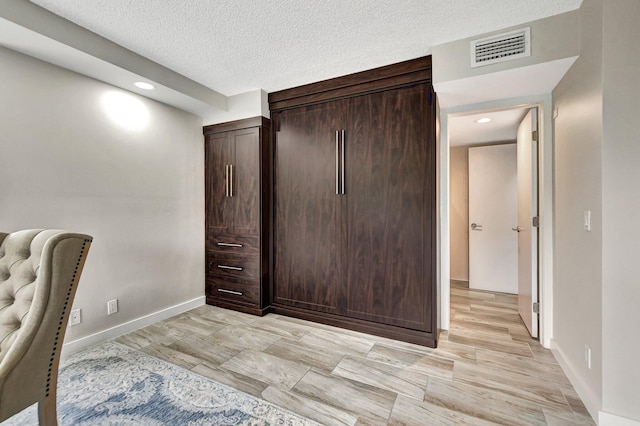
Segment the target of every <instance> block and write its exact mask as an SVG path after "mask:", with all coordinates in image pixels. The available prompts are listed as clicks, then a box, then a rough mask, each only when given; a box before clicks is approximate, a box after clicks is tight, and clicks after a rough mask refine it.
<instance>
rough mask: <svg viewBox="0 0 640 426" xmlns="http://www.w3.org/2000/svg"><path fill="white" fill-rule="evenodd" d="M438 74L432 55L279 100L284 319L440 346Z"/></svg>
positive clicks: (279, 261) (274, 105) (274, 104)
mask: <svg viewBox="0 0 640 426" xmlns="http://www.w3.org/2000/svg"><path fill="white" fill-rule="evenodd" d="M430 76H431V74H430V58H423V59H422V60H415V61H409V62H407V63H402V64H398V65H397V66H395V67H394V66H389V67H385V68H384V69H380V70H372V71H371V72H365V73H361V74H355V75H353V76H347V77H340V78H337V79H334V80H329V81H327V82H321V83H315V84H312V85H308V86H303V87H301V88H294V89H290V90H285V91H282V92H277V93H274V94H270V103H271V111H272V122H273V125H274V131H273V143H274V183H273V186H274V192H273V194H274V213H273V214H274V216H273V227H274V257H273V292H274V299H273V305H272V308H273V309H274V311H275V312H276V313H282V314H287V315H293V316H297V317H300V318H304V319H309V320H314V321H321V322H325V323H328V324H332V325H337V326H340V327H346V328H351V329H355V330H359V331H364V332H368V333H373V334H379V335H383V336H386V337H392V338H397V339H402V340H406V341H410V342H414V343H419V344H424V345H428V346H435V345H436V344H437V331H438V330H437V328H436V315H437V311H436V300H437V299H436V281H435V265H436V264H435V259H436V257H435V200H436V192H435V189H436V186H435V177H436V175H435V172H436V170H435V98H434V93H433V91H432V88H431V82H430ZM307 92H308V93H307Z"/></svg>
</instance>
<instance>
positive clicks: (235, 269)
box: [218, 265, 242, 271]
mask: <svg viewBox="0 0 640 426" xmlns="http://www.w3.org/2000/svg"><path fill="white" fill-rule="evenodd" d="M218 268H220V269H231V270H232V271H242V268H240V267H238V266H227V265H218Z"/></svg>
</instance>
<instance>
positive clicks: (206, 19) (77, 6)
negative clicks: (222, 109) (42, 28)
mask: <svg viewBox="0 0 640 426" xmlns="http://www.w3.org/2000/svg"><path fill="white" fill-rule="evenodd" d="M32 2H33V3H35V4H38V5H40V6H42V7H44V8H46V9H48V10H50V11H51V12H53V13H55V14H57V15H59V16H62V17H63V18H66V19H68V20H70V21H72V22H74V23H76V24H78V25H80V26H82V27H85V28H87V29H89V30H91V31H93V32H95V33H97V34H99V35H101V36H103V37H105V38H107V39H109V40H112V41H114V42H115V43H118V44H120V45H121V46H123V47H126V48H128V49H130V50H132V51H134V52H136V53H138V54H140V55H142V56H144V57H146V58H148V59H151V60H152V61H155V62H157V63H159V64H161V65H164V66H165V67H167V68H170V69H172V70H174V71H176V72H178V73H180V74H182V75H184V76H186V77H189V78H190V79H192V80H195V81H197V82H199V83H201V84H203V85H204V86H207V87H209V88H211V89H213V90H216V91H218V92H220V93H222V94H224V95H227V96H231V95H235V94H238V93H243V92H247V91H250V90H255V89H263V90H265V91H267V92H272V91H276V90H280V89H285V88H289V87H293V86H297V85H301V84H305V83H310V82H314V81H319V80H323V79H327V78H331V77H336V76H340V75H345V74H349V73H353V72H357V71H362V70H365V69H371V68H375V67H377V66H382V65H387V64H391V63H395V62H400V61H403V60H407V59H412V58H416V57H419V56H423V55H426V54H429V53H430V50H431V47H432V46H435V45H438V44H442V43H446V42H449V41H453V40H457V39H461V38H466V37H471V36H474V35H479V34H482V33H485V32H489V31H493V30H497V29H502V28H505V27H509V26H514V25H519V24H521V23H524V22H529V21H533V20H536V19H540V18H544V17H547V16H551V15H555V14H558V13H563V12H567V11H569V10H573V9H577V8H578V7H579V6H580V3H581V2H582V0H535V1H532V0H349V1H345V0H315V1H302V0H271V1H265V0H32Z"/></svg>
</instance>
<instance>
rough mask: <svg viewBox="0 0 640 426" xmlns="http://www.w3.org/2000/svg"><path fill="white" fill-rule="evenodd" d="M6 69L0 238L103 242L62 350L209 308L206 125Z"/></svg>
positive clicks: (94, 89) (76, 84)
mask: <svg viewBox="0 0 640 426" xmlns="http://www.w3.org/2000/svg"><path fill="white" fill-rule="evenodd" d="M0 64H2V66H0V99H2V102H1V103H0V129H1V130H0V147H1V148H0V153H1V154H0V182H1V183H2V184H1V185H0V206H1V207H0V229H2V230H3V231H5V232H6V231H15V230H19V229H25V228H63V229H69V230H72V231H77V232H84V233H88V234H90V235H92V236H93V237H94V242H93V245H92V247H91V250H90V252H89V256H88V259H87V263H86V266H85V270H84V272H83V275H82V278H81V281H80V286H79V289H78V292H77V295H76V299H75V302H74V305H73V307H74V308H81V309H82V323H81V324H80V325H77V326H74V327H69V328H68V331H67V336H66V340H65V342H69V341H72V340H75V339H79V338H82V337H85V336H89V335H91V334H94V333H99V332H102V331H105V330H107V329H109V328H111V327H116V326H119V325H122V324H124V323H127V322H128V321H132V320H136V319H138V318H140V317H143V316H145V315H149V314H152V313H154V312H157V311H161V310H163V309H167V308H169V307H172V306H175V305H179V304H182V303H185V302H189V301H191V302H193V301H194V299H195V300H199V301H200V302H199V303H202V299H203V296H204V237H203V228H204V184H203V180H204V177H203V175H204V171H203V169H204V168H203V161H204V160H203V157H204V153H203V138H202V120H201V119H200V118H199V117H196V116H194V115H191V114H188V113H184V112H181V111H179V110H176V109H174V108H171V107H168V106H166V105H163V104H160V103H158V102H155V101H151V100H149V99H146V98H143V97H140V96H137V95H133V94H131V93H129V92H126V91H123V90H121V89H116V88H114V87H112V86H109V85H106V84H104V83H101V82H98V81H96V80H92V79H89V78H86V77H83V76H80V75H78V74H75V73H73V72H70V71H67V70H64V69H62V68H58V67H56V66H53V65H50V64H47V63H44V62H41V61H39V60H36V59H33V58H30V57H28V56H25V55H22V54H19V53H16V52H13V51H10V50H7V49H4V48H0ZM109 97H111V102H116V103H119V104H117V105H111V109H109V108H108V107H107V105H105V98H109ZM113 108H115V110H114V109H113ZM128 108H131V109H128ZM114 114H115V115H118V114H119V115H120V116H121V117H120V119H121V120H122V119H124V120H125V121H126V120H129V123H128V125H129V128H126V127H122V125H123V123H122V122H119V123H118V122H115V121H114V117H112V115H114ZM145 121H146V125H143V124H144V123H145ZM131 126H133V127H139V128H138V129H135V130H132V129H131ZM113 298H118V299H119V312H118V313H117V314H115V315H112V316H107V315H106V302H107V300H110V299H113Z"/></svg>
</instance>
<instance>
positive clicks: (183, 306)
mask: <svg viewBox="0 0 640 426" xmlns="http://www.w3.org/2000/svg"><path fill="white" fill-rule="evenodd" d="M204 304H205V297H204V296H201V297H197V298H195V299H192V300H188V301H186V302H183V303H179V304H177V305H174V306H171V307H168V308H166V309H162V310H160V311H157V312H154V313H152V314H149V315H145V316H143V317H140V318H136V319H134V320H131V321H129V322H125V323H124V324H120V325H117V326H115V327H111V328H108V329H106V330H103V331H99V332H97V333H94V334H91V335H89V336H86V337H81V338H80V339H76V340H73V341H71V342H67V343H65V344H63V345H62V355H61V356H62V357H63V358H64V357H65V356H69V355H72V354H74V353H76V352H80V351H81V350H83V349H86V348H88V347H89V346H92V345H96V344H98V343H101V342H106V341H107V340H109V339H113V338H115V337H118V336H121V335H123V334H126V333H130V332H132V331H135V330H138V329H140V328H142V327H146V326H148V325H151V324H153V323H156V322H158V321H162V320H165V319H167V318H171V317H172V316H174V315H178V314H181V313H183V312H186V311H190V310H191V309H195V308H197V307H199V306H202V305H204Z"/></svg>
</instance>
